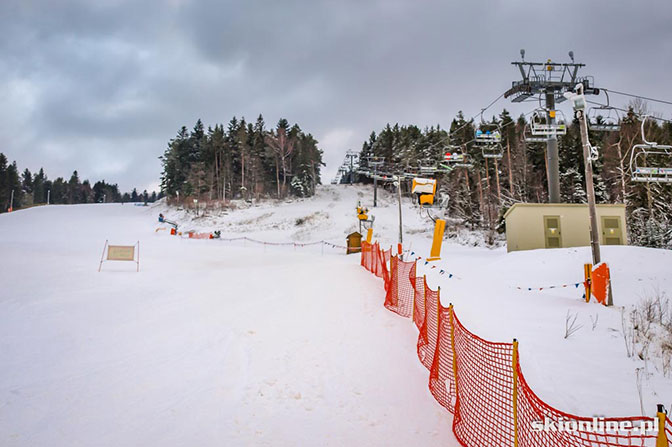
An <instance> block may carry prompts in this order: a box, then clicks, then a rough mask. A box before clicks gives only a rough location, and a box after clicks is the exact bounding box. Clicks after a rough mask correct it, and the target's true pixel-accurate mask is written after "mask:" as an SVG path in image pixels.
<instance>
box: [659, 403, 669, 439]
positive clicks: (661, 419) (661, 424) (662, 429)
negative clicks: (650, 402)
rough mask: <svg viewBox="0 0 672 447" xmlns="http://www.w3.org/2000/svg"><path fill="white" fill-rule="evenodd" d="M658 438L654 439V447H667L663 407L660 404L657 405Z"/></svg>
mask: <svg viewBox="0 0 672 447" xmlns="http://www.w3.org/2000/svg"><path fill="white" fill-rule="evenodd" d="M656 417H657V418H658V438H656V447H668V445H669V444H668V442H667V434H665V419H666V413H665V407H663V406H662V405H661V404H658V414H657V415H656Z"/></svg>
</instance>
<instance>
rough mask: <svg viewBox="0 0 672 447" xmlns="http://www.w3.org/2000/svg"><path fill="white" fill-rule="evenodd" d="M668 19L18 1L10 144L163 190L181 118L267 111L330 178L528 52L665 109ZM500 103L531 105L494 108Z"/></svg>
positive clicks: (578, 8) (473, 95)
mask: <svg viewBox="0 0 672 447" xmlns="http://www.w3.org/2000/svg"><path fill="white" fill-rule="evenodd" d="M671 17H672V4H671V3H670V2H669V1H666V0H644V1H641V2H636V3H629V2H613V1H606V0H598V1H593V2H585V1H580V0H570V1H567V2H565V3H562V4H559V3H557V2H551V1H546V0H543V1H520V0H511V1H506V2H503V1H488V2H485V1H473V2H457V1H441V2H439V1H418V2H408V1H401V0H385V1H383V0H378V1H367V2H361V1H355V0H346V1H339V2H335V1H296V0H292V1H287V2H277V1H270V0H262V1H259V0H256V1H247V2H232V1H221V0H208V1H198V2H196V1H188V0H182V1H178V0H174V1H165V2H159V1H148V2H132V1H129V0H99V1H96V2H90V1H84V0H70V1H67V0H55V1H30V0H5V1H3V2H2V3H1V4H0V27H1V28H2V29H3V39H1V40H0V120H2V125H1V126H2V127H0V145H1V146H0V151H2V152H4V153H6V154H7V155H8V156H9V158H10V159H16V160H17V162H18V163H19V165H20V166H21V167H28V168H30V169H31V170H34V169H38V168H39V167H41V166H44V167H45V169H46V170H47V172H48V173H49V175H50V176H52V177H54V176H68V175H70V173H71V172H72V170H74V169H77V170H78V171H79V172H80V175H81V176H82V177H83V178H86V177H89V178H91V179H92V180H93V179H97V177H98V176H106V177H107V178H106V180H108V181H113V182H118V183H119V184H120V186H121V187H122V188H124V189H130V188H132V187H134V186H138V187H142V185H150V184H152V183H153V182H154V183H155V182H156V181H157V179H158V177H159V174H160V169H161V168H160V162H159V160H158V156H159V155H161V154H162V153H163V151H164V149H165V147H166V144H167V142H168V140H169V139H170V138H172V137H173V136H174V135H175V133H176V132H177V130H178V129H179V127H180V126H182V125H186V126H188V127H191V126H193V124H194V123H195V121H196V120H197V119H198V118H201V119H203V121H204V122H205V123H206V125H208V124H214V123H222V122H227V121H228V120H229V119H230V118H231V117H232V116H234V115H236V116H238V117H241V116H245V117H247V118H248V119H254V118H256V116H257V115H258V114H259V113H262V114H263V115H264V118H265V119H266V122H267V123H269V125H272V124H273V123H275V122H277V120H278V119H279V118H281V117H284V118H287V119H288V120H289V121H290V122H297V123H299V124H300V125H301V127H302V128H303V129H304V130H305V131H307V132H310V133H312V134H313V135H314V136H315V138H316V139H317V140H318V141H320V142H321V144H322V148H323V149H324V150H325V159H326V161H327V163H328V166H327V169H326V170H325V178H324V179H323V180H324V181H329V180H330V178H331V177H332V176H333V174H334V173H335V171H336V169H337V168H338V166H339V165H340V163H341V162H342V160H343V156H344V153H345V151H346V150H347V149H359V147H360V146H361V143H362V142H363V141H364V140H365V139H366V138H367V137H368V135H369V133H370V132H371V131H372V130H376V131H377V130H379V129H380V128H381V127H383V126H384V125H385V124H386V123H387V122H392V123H394V122H400V123H415V124H418V125H420V126H423V127H424V126H428V125H434V124H441V125H442V126H446V127H447V126H448V125H449V123H450V120H451V119H452V118H453V117H454V116H455V114H456V113H457V111H458V110H463V111H464V112H465V113H466V114H467V115H468V116H472V115H474V114H476V113H477V112H478V111H479V110H480V108H481V107H483V106H484V105H486V104H488V103H489V102H490V101H491V100H492V99H494V98H496V97H497V96H498V95H499V94H501V92H502V91H504V90H505V89H507V88H508V87H509V86H510V83H511V81H513V80H515V79H517V77H518V73H517V72H516V70H515V67H512V66H511V65H510V62H511V61H512V60H516V59H517V58H518V57H519V56H518V50H519V49H520V48H525V49H526V50H527V58H528V59H529V60H542V61H543V60H546V59H547V58H552V59H554V60H559V61H563V60H567V51H568V50H570V49H571V50H574V52H575V54H576V58H577V61H580V62H585V63H586V64H588V67H586V69H584V73H585V74H592V75H594V76H595V78H596V83H597V84H598V85H600V86H607V87H611V88H613V89H616V90H622V91H632V92H635V93H639V94H643V95H647V96H654V97H665V96H667V99H669V96H670V95H669V93H668V91H669V89H668V88H667V85H666V84H667V76H666V73H669V72H670V70H671V69H672V61H671V60H670V58H669V57H666V55H669V54H671V53H672V28H670V27H669V26H668V25H669V21H670V18H671ZM625 100H626V98H612V101H616V102H618V101H621V103H624V102H626V101H625ZM503 107H506V108H508V109H509V110H511V111H512V112H513V113H514V115H515V114H518V113H520V112H526V111H528V110H527V109H529V108H530V107H531V105H530V104H524V105H522V106H517V105H513V104H511V103H509V102H507V101H506V100H501V101H500V102H498V103H497V104H496V105H495V106H494V107H493V110H492V111H488V113H491V112H492V113H499V111H501V109H502V108H503ZM654 108H655V109H656V110H659V111H661V112H663V113H665V114H667V116H668V117H669V116H670V110H669V108H668V109H664V108H660V107H657V106H656V107H654Z"/></svg>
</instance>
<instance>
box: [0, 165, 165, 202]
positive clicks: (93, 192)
mask: <svg viewBox="0 0 672 447" xmlns="http://www.w3.org/2000/svg"><path fill="white" fill-rule="evenodd" d="M12 191H13V192H14V197H13V198H12ZM161 197H162V196H161V194H157V193H156V192H155V191H154V192H152V193H151V194H150V193H148V192H147V191H146V190H145V191H143V192H142V193H139V192H138V191H137V189H136V188H133V191H131V192H130V193H129V192H126V193H121V192H120V191H119V187H118V186H117V184H116V183H115V184H110V183H107V182H105V180H100V181H97V182H95V183H94V184H93V186H91V182H89V181H88V180H83V181H82V180H80V179H79V174H78V173H77V171H74V172H73V173H72V175H71V176H70V179H69V180H65V179H64V178H63V177H58V178H56V179H55V180H49V178H48V177H47V174H46V173H45V172H44V169H43V168H40V170H39V171H38V172H36V173H31V172H30V170H28V169H27V168H26V169H24V170H23V171H22V172H21V171H20V170H19V168H18V166H17V164H16V161H14V162H12V163H11V164H10V163H9V162H8V160H7V157H6V156H5V155H4V154H3V153H0V213H4V212H7V211H9V210H10V208H13V209H14V210H17V209H21V208H28V207H31V206H35V205H44V204H47V203H50V204H76V203H102V202H145V203H147V202H154V201H155V200H157V199H160V198H161Z"/></svg>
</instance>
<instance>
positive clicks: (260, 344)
mask: <svg viewBox="0 0 672 447" xmlns="http://www.w3.org/2000/svg"><path fill="white" fill-rule="evenodd" d="M358 200H361V201H362V204H363V205H365V206H368V207H369V208H370V209H371V213H372V214H373V215H375V216H376V218H375V225H374V238H376V239H378V240H380V241H381V243H382V245H383V246H384V247H386V246H390V245H392V244H396V242H397V234H398V214H397V204H396V196H395V195H394V194H390V193H388V192H386V191H384V190H382V189H381V190H379V206H378V207H377V208H375V209H374V208H372V191H371V188H370V187H365V186H342V185H333V186H324V187H321V188H319V189H318V194H317V196H316V197H313V198H309V199H296V200H288V201H281V202H277V201H270V202H262V203H258V204H257V203H252V204H249V203H245V202H235V203H234V205H235V207H236V208H237V209H235V210H228V211H222V212H209V213H206V214H205V215H199V216H196V215H195V214H194V212H193V211H192V212H189V211H187V210H177V209H175V208H172V207H168V206H167V205H165V203H159V204H157V205H155V206H152V207H136V206H131V205H129V204H126V205H123V206H122V205H73V206H49V207H38V208H32V209H29V210H25V211H18V212H15V213H11V214H4V215H0V247H2V256H0V281H1V282H2V284H3V292H2V293H1V294H0V355H1V356H2V359H3V363H2V368H1V369H0V445H3V446H4V445H22V446H23V445H45V444H48V445H55V446H58V445H140V444H143V445H147V444H150V445H155V444H159V445H194V444H198V445H222V444H224V445H297V444H299V445H304V444H320V445H322V444H324V445H416V444H417V445H438V444H442V445H455V441H454V438H453V436H452V434H451V433H450V427H451V418H450V415H449V414H448V413H447V412H445V410H443V409H442V408H441V407H439V405H438V404H436V402H434V401H433V398H432V397H431V395H430V394H429V392H428V390H427V380H428V374H427V371H426V370H425V369H424V367H422V366H421V364H420V362H419V361H418V359H417V355H416V352H415V343H416V339H417V331H416V330H415V329H414V327H413V325H412V323H411V322H410V321H408V320H405V319H403V318H401V317H399V316H397V315H395V314H393V313H391V312H389V311H387V310H385V309H384V307H383V306H382V301H383V296H384V292H383V286H382V281H381V280H380V279H377V278H375V277H373V276H372V275H371V274H369V273H368V272H366V271H365V270H364V269H363V268H361V267H360V266H359V256H357V255H355V256H344V255H343V250H342V249H339V248H332V247H330V246H325V247H322V246H320V245H315V246H307V247H301V246H297V247H293V246H291V245H289V246H271V245H261V244H254V243H250V242H249V241H247V242H245V241H242V240H239V241H232V242H227V241H225V240H190V239H187V238H180V237H175V236H170V235H169V234H168V231H155V230H156V229H157V228H164V229H165V228H167V226H165V225H161V224H158V223H157V221H156V219H157V216H158V214H159V212H162V213H163V214H164V215H165V216H166V218H168V219H170V220H176V221H177V222H178V223H179V224H180V230H181V231H187V230H195V231H207V232H210V231H214V230H221V231H222V237H223V238H235V237H242V236H245V237H249V238H251V239H257V240H263V241H268V242H297V243H305V242H312V241H319V240H326V241H328V242H330V243H332V244H336V245H344V243H345V236H346V235H347V234H349V233H350V232H352V231H356V230H357V222H356V219H355V206H356V205H357V201H358ZM403 200H404V203H403V209H404V210H403V221H404V238H405V240H404V242H405V244H404V245H405V249H406V250H407V253H406V255H407V257H408V256H411V255H410V253H411V252H413V253H414V254H413V256H414V257H415V256H422V257H425V256H427V255H428V254H429V247H430V245H431V237H432V222H431V220H429V219H428V218H427V216H426V214H424V213H421V212H419V210H418V209H417V208H415V207H414V206H413V204H412V203H411V201H410V199H408V198H404V199H403ZM447 237H451V239H449V240H448V241H446V242H444V246H443V250H442V255H443V256H442V260H441V261H438V262H435V263H430V264H427V265H425V264H424V259H423V260H420V261H419V266H420V271H421V273H426V274H427V275H428V281H429V282H430V285H431V286H432V287H433V288H434V287H437V286H440V287H441V297H442V301H443V304H444V305H448V303H450V302H452V303H453V304H454V305H455V310H456V312H457V314H458V316H459V317H460V320H461V321H462V322H463V323H464V324H465V326H466V327H467V328H468V329H469V330H471V331H473V332H475V333H476V334H478V335H479V336H481V337H484V338H486V339H489V340H493V341H510V340H511V339H513V338H514V337H515V338H517V339H518V340H519V342H520V345H519V347H520V360H521V364H522V369H523V372H524V374H525V376H526V379H527V381H528V382H529V383H530V385H531V386H532V387H533V389H534V390H535V392H536V393H537V394H538V395H539V396H540V397H541V398H542V399H544V400H546V401H547V402H548V403H550V404H552V405H554V406H555V407H557V408H558V409H560V410H562V411H565V412H570V413H575V414H578V415H585V416H592V415H607V416H631V415H637V414H639V413H640V412H641V410H640V402H639V397H638V391H637V385H636V374H637V373H636V370H637V369H641V370H640V371H641V372H643V373H644V375H643V377H644V382H643V390H642V399H643V404H642V406H643V408H644V410H645V412H646V414H648V415H652V414H653V412H654V410H655V404H656V403H663V404H666V406H668V405H670V404H672V378H670V377H669V374H668V377H665V375H664V374H663V371H662V368H661V366H660V359H657V358H655V357H652V358H650V359H648V360H647V361H643V360H640V359H639V358H636V357H635V358H629V357H627V355H626V350H625V345H624V340H623V336H622V323H621V307H624V308H625V312H626V313H627V312H628V311H629V309H630V308H631V307H632V306H634V305H636V304H637V303H638V302H640V301H641V300H642V299H644V298H645V297H647V296H651V295H652V294H653V293H654V290H658V291H662V292H664V293H666V294H667V296H672V252H670V251H664V250H653V249H645V248H640V247H602V257H603V260H605V261H606V262H607V263H608V264H609V266H610V268H611V271H612V278H613V288H614V302H615V306H614V307H613V308H606V307H603V306H601V305H599V304H596V303H592V302H591V303H585V302H584V301H583V300H582V294H583V287H582V286H579V287H578V288H577V287H574V284H575V283H578V282H581V281H582V280H583V264H584V263H585V262H590V251H589V248H588V247H582V248H572V249H555V250H534V251H525V252H514V253H506V248H504V247H499V248H488V247H486V246H484V244H483V237H482V235H480V234H478V233H470V232H467V231H465V230H463V229H457V228H452V227H451V226H450V225H449V226H448V228H447ZM106 239H109V241H110V243H113V244H133V243H135V242H136V241H138V240H139V241H140V244H141V245H140V247H141V248H140V249H141V254H140V273H136V272H135V271H134V265H133V264H131V263H121V262H120V263H113V262H107V263H104V264H103V271H102V272H101V273H98V272H97V268H98V261H99V259H100V255H101V251H102V248H103V244H104V241H105V240H106ZM454 241H460V242H465V241H466V242H467V243H468V244H469V245H468V246H467V245H462V244H458V243H456V242H454ZM433 265H436V268H431V267H432V266H433ZM441 270H444V271H445V272H446V273H444V274H440V273H439V272H440V271H441ZM450 275H452V277H451V276H450ZM562 284H570V286H569V287H565V288H552V289H549V288H546V287H547V286H551V285H562ZM519 287H520V288H519ZM540 287H545V288H544V290H539V288H540ZM528 288H532V289H533V290H527V289H528ZM568 311H570V313H572V314H574V313H576V314H577V315H578V316H577V323H578V324H580V325H582V327H581V329H580V330H579V331H578V332H577V333H576V334H575V335H573V336H572V337H570V338H568V339H565V338H564V333H565V316H566V314H567V312H568ZM596 316H597V318H598V323H597V326H596V327H595V329H593V328H592V320H591V318H593V319H594V318H596ZM641 372H640V374H641Z"/></svg>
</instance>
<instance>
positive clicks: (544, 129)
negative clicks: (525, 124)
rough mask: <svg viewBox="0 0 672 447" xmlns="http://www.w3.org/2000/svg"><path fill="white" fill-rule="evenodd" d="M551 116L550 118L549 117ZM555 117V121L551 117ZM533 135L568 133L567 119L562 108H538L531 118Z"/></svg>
mask: <svg viewBox="0 0 672 447" xmlns="http://www.w3.org/2000/svg"><path fill="white" fill-rule="evenodd" d="M549 118H550V119H549ZM553 118H555V122H552V121H551V119H553ZM530 128H531V129H532V135H535V136H539V135H565V134H566V133H567V121H566V120H565V115H564V113H562V111H560V110H549V111H548V113H547V111H546V109H537V110H535V111H534V112H533V113H532V118H531V120H530Z"/></svg>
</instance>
